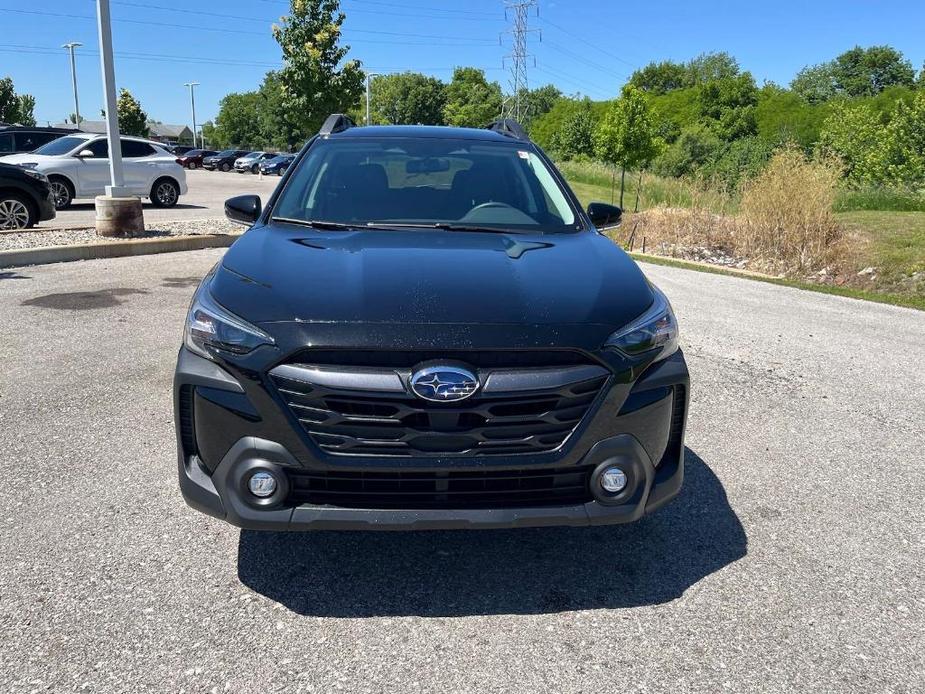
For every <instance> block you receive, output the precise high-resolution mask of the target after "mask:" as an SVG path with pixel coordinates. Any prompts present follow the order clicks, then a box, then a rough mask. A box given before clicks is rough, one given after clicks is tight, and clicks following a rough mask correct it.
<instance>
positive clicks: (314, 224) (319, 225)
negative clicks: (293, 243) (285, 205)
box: [273, 217, 365, 230]
mask: <svg viewBox="0 0 925 694" xmlns="http://www.w3.org/2000/svg"><path fill="white" fill-rule="evenodd" d="M273 221H274V222H286V223H287V224H298V225H299V226H303V227H311V228H312V229H331V230H353V229H363V228H365V227H363V226H360V225H359V224H344V223H343V222H328V221H326V220H323V219H292V218H291V217H273Z"/></svg>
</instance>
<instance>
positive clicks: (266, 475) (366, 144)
mask: <svg viewBox="0 0 925 694" xmlns="http://www.w3.org/2000/svg"><path fill="white" fill-rule="evenodd" d="M226 213H227V214H228V216H229V217H230V218H231V219H232V220H234V221H237V222H241V223H244V224H247V225H248V226H251V229H250V230H249V231H248V232H247V233H246V234H244V236H243V237H242V238H241V239H239V240H238V241H237V242H236V243H235V244H234V245H233V246H232V247H231V249H230V250H229V251H228V253H227V254H226V255H225V257H224V258H223V259H222V261H221V262H220V263H218V264H217V265H216V266H215V267H214V268H213V269H212V270H211V272H210V273H209V274H208V276H207V277H206V278H205V279H204V280H203V282H202V284H201V285H200V286H199V289H198V290H197V291H196V294H195V296H194V298H193V301H192V305H191V306H190V310H189V315H188V317H187V322H186V331H185V337H184V343H183V347H182V348H181V349H180V354H179V359H178V363H177V370H176V378H175V387H174V396H175V415H176V426H177V442H178V447H179V475H180V487H181V489H182V491H183V495H184V497H185V498H186V500H187V502H188V503H189V504H190V505H191V506H193V507H194V508H196V509H199V510H200V511H204V512H205V513H208V514H211V515H213V516H216V517H218V518H223V519H225V520H227V521H228V522H230V523H233V524H235V525H238V526H241V527H245V528H254V529H290V530H307V529H329V528H331V529H417V528H495V527H512V526H536V525H597V524H606V523H623V522H628V521H633V520H635V519H638V518H639V517H641V516H642V515H643V514H645V513H649V512H652V511H654V510H655V509H657V508H659V507H660V506H662V505H663V504H665V503H666V502H667V501H669V500H670V499H671V498H672V497H674V496H675V495H676V494H677V493H678V491H679V489H680V487H681V481H682V477H683V457H684V428H685V422H686V415H687V403H688V386H689V378H688V371H687V366H686V364H685V362H684V356H683V355H682V353H681V350H680V349H679V347H678V327H677V323H676V321H675V317H674V314H673V313H672V310H671V306H670V305H669V303H668V300H667V299H666V298H665V296H664V295H663V294H662V292H660V291H659V290H658V289H657V288H656V287H654V286H653V285H651V284H650V283H649V282H648V281H647V280H646V278H645V277H644V276H643V274H642V272H641V271H640V269H639V268H638V267H637V266H636V264H635V263H634V262H633V261H632V260H631V259H630V258H629V257H628V256H627V255H626V254H625V253H624V252H623V251H622V250H620V248H618V247H617V246H616V245H615V244H614V243H612V242H611V241H610V240H608V239H607V238H606V237H604V236H602V235H601V234H600V233H599V231H598V230H599V229H601V228H604V227H607V226H612V225H615V224H617V223H618V222H619V219H620V209H619V208H616V207H613V206H610V205H604V204H599V203H592V204H591V205H590V206H589V207H588V209H587V211H585V210H582V209H581V207H580V205H579V203H578V201H577V199H576V198H575V195H574V193H573V192H572V191H571V190H570V189H569V187H568V185H567V184H566V183H565V181H564V180H563V179H562V177H561V175H560V174H559V172H558V171H557V170H556V168H555V167H554V166H553V164H552V163H551V162H550V160H549V159H548V158H547V157H546V156H545V155H544V154H543V152H542V151H541V150H540V149H539V148H538V147H537V146H536V145H534V144H533V143H532V142H530V140H529V138H528V137H527V135H526V133H525V132H524V131H523V129H522V128H521V127H520V126H519V125H517V124H516V123H514V122H512V121H499V122H496V123H493V124H492V125H491V126H489V127H488V128H486V129H484V130H479V129H464V128H445V127H417V126H399V127H362V128H361V127H355V126H354V125H353V123H352V122H351V121H350V120H349V119H347V118H346V117H344V116H332V117H331V118H329V119H328V121H327V122H326V123H325V125H324V127H322V129H321V131H320V132H319V134H318V135H317V136H316V137H314V138H313V139H312V140H310V141H309V142H308V143H307V144H306V145H305V147H304V148H303V149H302V151H301V152H300V153H299V155H298V158H297V159H296V160H295V161H294V162H293V164H292V166H290V168H289V170H288V172H287V173H286V175H285V178H284V179H283V180H282V181H281V183H280V185H279V187H278V188H277V190H276V192H275V193H273V195H271V196H270V199H269V200H268V201H267V203H266V205H265V206H263V205H262V204H261V200H260V198H258V197H256V196H241V197H237V198H232V199H231V200H228V201H227V203H226Z"/></svg>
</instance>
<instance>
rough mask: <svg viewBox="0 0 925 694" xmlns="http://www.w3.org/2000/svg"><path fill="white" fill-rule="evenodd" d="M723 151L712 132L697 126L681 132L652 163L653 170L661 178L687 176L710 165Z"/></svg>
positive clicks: (721, 145)
mask: <svg viewBox="0 0 925 694" xmlns="http://www.w3.org/2000/svg"><path fill="white" fill-rule="evenodd" d="M722 149H723V143H722V142H721V141H720V139H719V138H718V137H717V136H716V134H715V133H714V132H712V131H711V130H709V129H707V128H705V127H703V126H702V125H699V124H694V125H690V126H688V127H686V128H684V129H683V130H682V131H681V134H680V135H678V139H676V140H675V141H674V142H673V143H672V144H671V146H669V147H668V148H667V149H666V150H665V152H664V153H662V155H661V156H659V157H658V159H656V160H655V162H653V169H654V170H655V171H656V172H657V173H660V174H662V175H663V176H674V177H681V176H688V175H691V174H695V173H697V172H698V171H701V170H703V169H704V168H705V167H707V166H709V165H711V164H712V163H713V162H714V161H716V159H717V158H719V156H720V153H721V152H722Z"/></svg>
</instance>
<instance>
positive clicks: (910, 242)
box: [838, 210, 925, 278]
mask: <svg viewBox="0 0 925 694" xmlns="http://www.w3.org/2000/svg"><path fill="white" fill-rule="evenodd" d="M838 219H839V221H840V222H841V223H842V224H844V226H845V227H846V228H847V229H849V230H851V231H853V232H855V233H857V234H859V235H860V236H861V237H862V238H865V239H867V240H868V241H869V242H870V248H869V252H868V254H869V258H870V263H869V264H870V265H872V266H874V267H876V268H879V269H880V271H881V274H883V275H884V276H885V277H887V278H898V277H901V276H902V275H904V274H905V275H911V274H912V273H913V272H920V271H922V270H925V212H878V211H873V210H861V211H856V212H839V213H838Z"/></svg>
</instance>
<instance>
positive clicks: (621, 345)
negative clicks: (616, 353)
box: [604, 287, 678, 360]
mask: <svg viewBox="0 0 925 694" xmlns="http://www.w3.org/2000/svg"><path fill="white" fill-rule="evenodd" d="M652 292H653V294H655V301H653V302H652V305H651V306H650V307H649V308H648V309H646V311H645V313H643V314H642V315H641V316H639V317H638V318H637V319H636V320H634V321H633V322H631V323H630V324H629V325H627V326H626V327H624V328H622V329H620V330H618V331H617V332H615V333H614V334H613V335H611V336H610V337H609V338H607V342H605V343H604V346H605V347H613V348H614V349H618V350H620V351H621V352H623V354H625V355H627V356H629V357H637V356H641V355H643V354H649V353H652V354H653V357H654V359H656V360H657V359H664V358H665V357H667V356H669V355H670V354H673V353H674V352H675V351H677V349H678V321H677V320H675V317H674V311H672V310H671V304H670V303H668V299H667V298H666V297H665V295H664V294H662V292H661V291H660V290H659V289H657V288H656V287H652Z"/></svg>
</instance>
